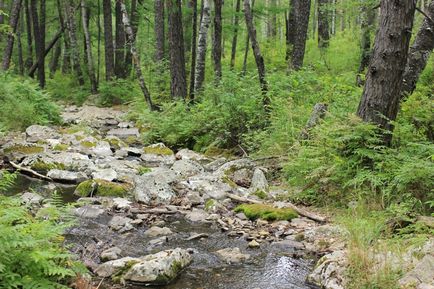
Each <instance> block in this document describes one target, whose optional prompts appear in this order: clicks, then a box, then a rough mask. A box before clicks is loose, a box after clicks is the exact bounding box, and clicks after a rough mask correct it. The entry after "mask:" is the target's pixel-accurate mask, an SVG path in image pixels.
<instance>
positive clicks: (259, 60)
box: [244, 0, 270, 109]
mask: <svg viewBox="0 0 434 289" xmlns="http://www.w3.org/2000/svg"><path fill="white" fill-rule="evenodd" d="M244 16H245V19H246V25H247V31H248V33H249V38H250V41H251V43H252V50H253V55H254V56H255V61H256V67H257V68H258V76H259V83H260V85H261V90H262V94H263V103H264V107H265V108H267V109H268V106H269V104H270V100H269V98H268V96H267V92H268V84H267V80H266V78H265V63H264V58H263V57H262V54H261V49H260V48H259V43H258V40H257V39H256V28H255V24H254V23H253V13H252V9H251V7H250V1H249V0H244Z"/></svg>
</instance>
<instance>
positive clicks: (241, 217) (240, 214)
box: [235, 212, 247, 220]
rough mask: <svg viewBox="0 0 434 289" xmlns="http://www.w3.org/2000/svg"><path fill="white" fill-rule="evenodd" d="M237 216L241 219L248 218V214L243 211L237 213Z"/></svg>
mask: <svg viewBox="0 0 434 289" xmlns="http://www.w3.org/2000/svg"><path fill="white" fill-rule="evenodd" d="M235 217H237V218H238V219H240V220H247V217H246V215H244V213H243V212H241V213H238V214H236V215H235Z"/></svg>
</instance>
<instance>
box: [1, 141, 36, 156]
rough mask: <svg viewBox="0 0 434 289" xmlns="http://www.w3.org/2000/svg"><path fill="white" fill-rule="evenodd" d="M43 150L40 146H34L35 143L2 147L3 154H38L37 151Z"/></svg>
mask: <svg viewBox="0 0 434 289" xmlns="http://www.w3.org/2000/svg"><path fill="white" fill-rule="evenodd" d="M43 151H44V148H43V147H41V146H35V145H21V144H17V145H14V146H11V147H8V148H5V149H4V152H5V154H10V153H22V154H26V155H31V154H38V153H42V152H43Z"/></svg>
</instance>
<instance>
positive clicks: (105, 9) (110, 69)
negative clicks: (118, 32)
mask: <svg viewBox="0 0 434 289" xmlns="http://www.w3.org/2000/svg"><path fill="white" fill-rule="evenodd" d="M102 13H103V15H104V59H105V78H106V80H107V81H109V80H111V79H112V78H113V77H114V76H115V54H114V47H113V24H112V4H111V0H102Z"/></svg>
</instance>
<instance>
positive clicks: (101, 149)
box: [91, 141, 113, 157]
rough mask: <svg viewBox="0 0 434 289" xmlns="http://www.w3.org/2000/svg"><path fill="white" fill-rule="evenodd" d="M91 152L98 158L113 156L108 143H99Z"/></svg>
mask: <svg viewBox="0 0 434 289" xmlns="http://www.w3.org/2000/svg"><path fill="white" fill-rule="evenodd" d="M91 152H92V154H94V155H96V156H97V157H106V156H111V155H113V152H112V150H111V148H110V144H109V143H108V142H106V141H99V142H98V143H97V144H96V146H95V147H93V148H92V149H91Z"/></svg>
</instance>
